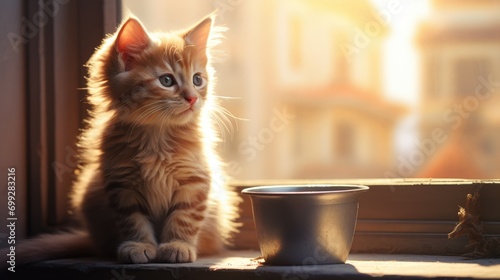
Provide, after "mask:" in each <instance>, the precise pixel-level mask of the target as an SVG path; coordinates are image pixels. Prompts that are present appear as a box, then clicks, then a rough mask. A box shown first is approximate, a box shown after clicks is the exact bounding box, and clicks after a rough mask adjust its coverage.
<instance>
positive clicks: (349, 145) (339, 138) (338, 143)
mask: <svg viewBox="0 0 500 280" xmlns="http://www.w3.org/2000/svg"><path fill="white" fill-rule="evenodd" d="M334 133H335V138H334V139H335V149H334V150H335V154H336V156H337V157H338V158H339V159H343V160H350V159H353V158H354V152H355V149H356V147H355V140H356V139H355V133H354V128H353V126H352V125H351V124H349V123H341V124H339V125H338V126H337V127H336V130H335V132H334Z"/></svg>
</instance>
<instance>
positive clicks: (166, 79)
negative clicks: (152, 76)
mask: <svg viewBox="0 0 500 280" xmlns="http://www.w3.org/2000/svg"><path fill="white" fill-rule="evenodd" d="M159 79H160V83H161V84H162V85H163V86H164V87H171V86H174V85H176V84H177V82H176V81H175V78H174V76H173V75H172V74H166V75H163V76H160V78H159Z"/></svg>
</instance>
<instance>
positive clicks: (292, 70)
mask: <svg viewBox="0 0 500 280" xmlns="http://www.w3.org/2000/svg"><path fill="white" fill-rule="evenodd" d="M223 16H224V17H223V21H224V22H225V23H227V25H228V26H230V27H231V29H230V31H229V34H228V35H227V40H229V44H228V42H226V46H227V47H228V51H229V53H230V55H229V56H230V57H231V59H233V61H232V62H231V63H226V65H225V66H222V65H220V66H219V67H218V70H219V76H220V85H219V86H220V87H219V89H220V90H221V91H220V92H221V93H222V94H223V95H229V96H235V97H237V96H240V97H241V98H242V99H241V101H240V102H238V101H233V102H228V105H226V107H229V108H230V109H231V111H232V112H233V113H234V114H235V115H237V116H244V118H247V119H249V121H248V122H240V124H239V131H237V133H236V134H235V138H234V139H233V140H232V142H231V143H232V144H231V143H226V148H229V149H226V150H227V151H228V153H227V154H226V158H230V159H232V160H233V163H234V164H235V166H237V168H235V169H233V171H234V172H233V175H234V176H235V177H238V178H359V177H383V176H384V174H385V173H386V172H388V171H391V170H392V169H393V167H394V166H393V165H394V162H395V151H394V146H395V145H394V130H395V125H396V124H397V122H398V121H399V120H400V119H401V117H402V116H403V113H404V111H405V108H403V107H402V106H400V105H397V104H393V103H391V102H389V101H387V100H385V99H384V97H383V93H382V91H381V82H382V77H381V73H382V71H381V61H382V57H381V55H382V47H383V43H384V39H385V37H386V35H387V32H388V27H387V25H388V23H387V22H385V19H384V18H383V17H382V16H380V15H379V14H378V11H377V10H375V9H374V8H373V6H372V5H371V3H370V2H369V1H365V0H357V1H349V2H347V1H319V0H318V1H316V0H313V1H310V0H309V1H306V0H293V1H290V0H287V1H284V0H276V1H262V0H261V1H244V2H241V7H240V6H238V7H235V8H234V10H232V11H231V12H228V13H224V14H223ZM226 71H227V72H226ZM236 73H238V75H235V74H236ZM235 76H239V78H238V77H235ZM225 77H230V79H231V82H229V83H225V82H224V81H226V80H225ZM242 78H244V80H241V81H240V82H236V81H238V79H242ZM230 103H233V104H239V105H233V106H231V105H230ZM238 106H241V107H238ZM283 114H285V115H288V116H290V117H289V119H287V120H284V121H281V122H279V121H278V126H279V127H274V128H273V121H274V120H276V119H277V118H278V119H279V117H280V115H283ZM228 145H229V146H230V147H227V146H228ZM231 145H232V146H231Z"/></svg>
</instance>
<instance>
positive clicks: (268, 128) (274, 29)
mask: <svg viewBox="0 0 500 280" xmlns="http://www.w3.org/2000/svg"><path fill="white" fill-rule="evenodd" d="M165 5H166V4H165V3H164V1H160V0H152V1H147V6H145V5H143V4H142V2H138V1H132V0H124V8H125V9H130V11H131V12H132V13H134V14H135V15H137V16H138V17H140V18H144V19H145V20H144V22H145V24H146V26H147V27H148V28H149V29H151V30H155V29H163V30H169V29H175V28H178V27H179V26H185V25H188V23H190V22H196V21H197V20H198V19H199V18H200V17H202V16H203V15H205V14H209V13H211V12H212V11H213V9H214V8H217V9H218V10H219V12H218V13H219V15H218V18H217V20H216V24H217V25H222V26H226V27H227V28H228V31H227V32H225V39H224V40H223V42H222V44H221V45H220V46H219V48H220V50H221V51H224V53H225V56H223V57H224V58H223V59H221V60H218V61H217V63H215V64H214V68H215V70H216V74H217V84H216V85H215V94H216V95H217V96H218V97H225V98H224V99H222V103H221V105H222V106H223V107H225V108H226V109H227V110H229V111H230V112H231V113H232V114H233V115H234V116H236V117H237V119H236V118H235V119H234V120H233V125H232V126H233V127H237V129H235V131H234V133H229V132H228V133H226V134H227V137H225V139H224V140H225V141H224V143H223V144H221V146H220V151H221V157H222V158H223V159H224V160H225V162H226V164H227V167H228V168H227V169H226V171H227V173H228V174H229V175H230V176H231V177H232V178H236V179H283V178H285V179H296V178H301V179H323V178H324V179H336V178H402V177H403V178H408V177H409V178H418V177H432V178H445V177H458V178H498V177H500V169H498V168H495V166H500V132H498V124H499V123H500V113H498V109H497V108H498V107H499V106H500V97H498V94H497V92H498V87H499V86H500V66H499V65H500V56H499V55H498V53H499V52H498V50H499V49H500V41H499V40H498V34H500V1H491V0H474V1H472V0H471V1H468V0H456V1H449V0H350V1H344V0H329V1H323V0H272V1H269V0H247V1H245V0H242V1H229V0H214V1H199V0H184V1H180V0H179V1H169V4H168V5H169V6H170V7H171V9H165V10H167V11H166V12H165V13H166V14H165V13H164V9H163V8H162V7H164V6H165ZM171 11H176V12H175V13H172V12H171ZM159 13H161V15H160V14H159ZM229 134H231V135H229Z"/></svg>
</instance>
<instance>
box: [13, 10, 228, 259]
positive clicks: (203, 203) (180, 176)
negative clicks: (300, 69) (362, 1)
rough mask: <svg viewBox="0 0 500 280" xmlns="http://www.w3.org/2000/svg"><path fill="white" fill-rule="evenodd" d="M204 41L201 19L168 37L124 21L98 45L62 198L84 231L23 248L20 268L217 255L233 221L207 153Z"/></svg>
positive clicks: (208, 37) (209, 103) (207, 23)
mask: <svg viewBox="0 0 500 280" xmlns="http://www.w3.org/2000/svg"><path fill="white" fill-rule="evenodd" d="M213 31H214V28H213V27H212V18H211V17H208V18H206V19H204V20H202V21H201V22H200V23H198V24H197V25H195V26H194V27H193V28H190V29H187V30H185V31H181V32H176V33H148V32H147V31H146V30H145V29H144V27H143V26H142V24H141V23H140V22H139V21H138V20H137V19H136V18H134V17H130V18H128V19H127V20H125V21H124V22H123V23H122V25H121V26H120V27H119V29H118V31H117V32H116V33H115V34H113V35H112V36H110V37H109V38H107V39H105V40H104V42H103V44H102V45H101V46H100V47H99V48H98V49H97V50H96V52H95V53H94V55H93V56H92V57H91V59H90V61H89V63H88V67H89V77H88V92H89V96H88V100H89V102H90V104H91V105H92V110H91V112H90V113H91V115H90V119H89V120H88V129H86V130H85V131H84V132H83V133H82V136H81V140H80V142H79V148H80V149H81V160H82V165H81V173H80V175H79V176H78V179H77V182H76V183H75V186H74V192H73V194H72V203H73V206H74V208H75V210H76V213H79V215H80V216H81V220H82V221H83V223H84V225H85V229H86V230H85V231H75V232H72V233H62V234H56V235H45V236H42V237H38V238H35V239H33V240H30V241H27V242H26V243H24V244H23V245H21V246H18V248H17V259H18V260H19V261H20V262H31V261H37V260H41V259H46V258H55V257H66V256H70V255H73V254H74V255H78V254H79V253H82V252H88V251H89V250H90V251H93V253H96V254H98V255H104V256H114V257H117V259H118V260H119V261H121V262H125V263H147V262H170V263H173V262H191V261H194V260H195V259H196V257H197V254H198V253H199V254H212V253H216V252H218V251H219V250H220V249H221V248H222V247H223V240H224V239H225V238H227V235H228V234H229V233H230V231H232V230H234V225H233V224H231V223H230V222H228V221H231V220H233V218H234V217H233V216H234V213H235V212H236V211H234V210H235V209H234V208H233V207H234V202H235V200H234V194H233V195H230V194H228V192H227V191H226V190H224V189H223V188H222V184H223V182H222V180H220V179H221V177H220V172H219V166H218V160H217V157H216V156H215V154H214V153H213V151H212V149H213V147H212V145H213V140H214V139H215V138H216V137H215V136H214V134H213V133H212V130H211V129H210V114H211V113H213V112H212V109H213V100H212V97H211V94H210V91H211V88H210V87H211V86H212V82H211V80H212V70H211V68H210V67H209V59H210V56H209V55H208V54H207V48H208V46H207V45H210V44H211V42H213V39H217V38H216V37H217V36H216V33H214V32H213ZM218 179H219V180H218ZM3 256H5V254H3Z"/></svg>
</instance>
